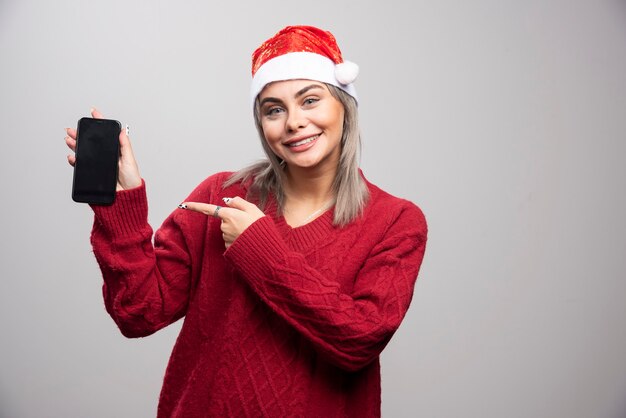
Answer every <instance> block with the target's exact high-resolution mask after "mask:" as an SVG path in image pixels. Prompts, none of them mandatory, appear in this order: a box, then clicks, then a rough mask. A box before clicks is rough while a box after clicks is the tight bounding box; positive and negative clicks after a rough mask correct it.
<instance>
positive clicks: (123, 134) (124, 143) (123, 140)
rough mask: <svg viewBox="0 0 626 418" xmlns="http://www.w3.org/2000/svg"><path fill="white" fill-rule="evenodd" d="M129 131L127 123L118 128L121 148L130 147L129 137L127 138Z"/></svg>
mask: <svg viewBox="0 0 626 418" xmlns="http://www.w3.org/2000/svg"><path fill="white" fill-rule="evenodd" d="M129 132H130V128H129V127H128V125H126V127H125V128H122V129H121V130H120V147H121V148H122V149H124V148H130V139H129V138H128V135H129Z"/></svg>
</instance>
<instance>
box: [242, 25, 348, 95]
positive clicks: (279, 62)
mask: <svg viewBox="0 0 626 418" xmlns="http://www.w3.org/2000/svg"><path fill="white" fill-rule="evenodd" d="M358 73H359V67H358V66H357V65H356V64H355V63H353V62H350V61H345V60H344V59H343V58H342V56H341V51H340V50H339V46H338V45H337V41H336V40H335V37H334V36H333V34H332V33H330V32H327V31H323V30H321V29H318V28H315V27H313V26H287V27H286V28H284V29H282V30H281V31H280V32H278V33H277V34H276V35H274V36H273V37H271V38H270V39H268V40H267V41H265V42H263V44H261V46H260V47H258V48H257V49H256V51H254V53H253V54H252V86H251V89H250V98H251V100H252V104H253V105H254V101H255V100H256V97H257V95H258V94H259V93H260V92H261V90H263V87H265V86H266V85H267V84H269V83H271V82H273V81H281V80H295V79H305V80H315V81H321V82H323V83H328V84H332V85H333V86H337V87H339V88H340V89H342V90H344V91H345V92H346V93H348V94H349V95H351V96H352V97H354V98H355V100H356V98H357V96H356V90H355V88H354V85H353V82H354V80H355V79H356V77H357V75H358Z"/></svg>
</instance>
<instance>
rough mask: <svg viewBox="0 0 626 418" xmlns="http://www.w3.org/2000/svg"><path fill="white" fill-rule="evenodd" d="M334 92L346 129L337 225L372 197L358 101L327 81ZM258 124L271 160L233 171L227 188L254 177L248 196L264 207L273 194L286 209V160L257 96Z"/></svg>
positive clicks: (336, 187) (355, 214) (349, 219)
mask: <svg viewBox="0 0 626 418" xmlns="http://www.w3.org/2000/svg"><path fill="white" fill-rule="evenodd" d="M326 87H328V90H329V91H330V93H331V94H332V95H333V97H335V99H337V100H339V101H340V102H341V104H342V105H343V107H344V120H343V132H342V135H341V143H340V147H341V153H340V156H339V163H338V166H337V174H336V175H335V179H334V181H333V185H332V187H333V192H334V194H335V202H334V204H335V214H334V219H333V224H334V225H337V226H345V225H346V224H348V223H350V222H352V221H353V220H355V219H356V218H357V217H358V216H359V215H360V214H361V213H362V212H363V208H364V207H365V204H366V203H367V200H368V198H369V191H368V189H367V185H366V184H365V181H364V180H363V178H362V177H361V174H360V172H359V164H358V158H359V151H360V148H361V136H360V132H359V121H358V111H357V105H356V100H355V99H354V98H353V97H352V96H350V95H349V94H348V93H346V92H344V91H343V90H341V89H340V88H338V87H335V86H333V85H330V84H326ZM254 123H255V125H256V129H257V131H258V133H259V138H260V139H261V145H262V146H263V150H264V151H265V155H266V156H267V160H262V161H259V162H257V163H255V164H252V165H251V166H248V167H245V168H243V169H241V170H239V171H237V172H235V173H233V174H232V175H231V176H230V177H229V178H228V180H226V182H225V183H224V187H228V186H230V185H232V184H235V183H238V182H240V181H243V182H245V181H247V180H249V179H252V184H251V186H250V188H249V189H248V194H247V196H246V198H247V199H252V198H256V199H258V201H259V207H260V208H261V209H263V208H264V207H265V204H266V203H267V198H268V196H269V194H270V193H273V194H274V196H275V198H276V201H277V203H278V210H279V211H280V213H282V211H283V207H284V203H285V190H284V187H283V184H284V181H285V177H284V176H285V171H284V169H285V163H284V161H282V160H281V159H280V158H279V157H278V156H276V154H274V152H273V151H272V150H271V148H270V147H269V145H268V144H267V141H266V140H265V135H264V133H263V128H262V126H261V108H260V105H259V100H258V99H257V100H256V102H255V105H254Z"/></svg>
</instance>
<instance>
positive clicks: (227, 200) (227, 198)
mask: <svg viewBox="0 0 626 418" xmlns="http://www.w3.org/2000/svg"><path fill="white" fill-rule="evenodd" d="M222 200H223V201H224V203H226V204H227V205H228V203H230V201H231V200H232V199H231V198H230V197H223V198H222Z"/></svg>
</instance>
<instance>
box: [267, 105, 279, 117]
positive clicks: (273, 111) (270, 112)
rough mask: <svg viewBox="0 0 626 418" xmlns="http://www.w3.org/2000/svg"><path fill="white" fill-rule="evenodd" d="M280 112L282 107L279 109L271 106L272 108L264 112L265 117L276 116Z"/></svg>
mask: <svg viewBox="0 0 626 418" xmlns="http://www.w3.org/2000/svg"><path fill="white" fill-rule="evenodd" d="M282 111H283V108H282V107H279V106H272V107H270V108H269V109H267V110H266V111H265V115H266V116H276V115H277V114H279V113H280V112H282Z"/></svg>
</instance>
